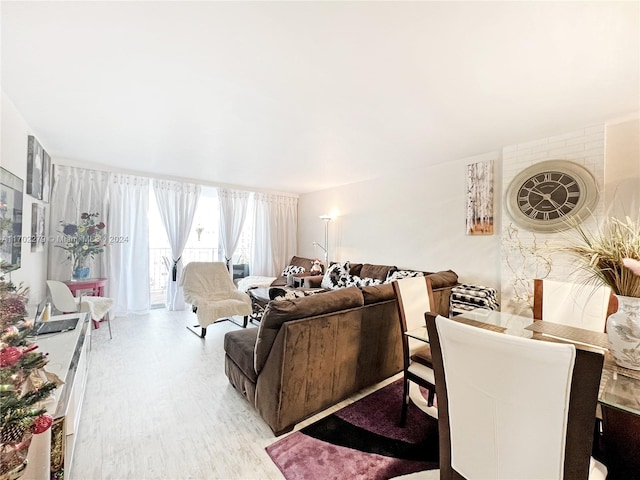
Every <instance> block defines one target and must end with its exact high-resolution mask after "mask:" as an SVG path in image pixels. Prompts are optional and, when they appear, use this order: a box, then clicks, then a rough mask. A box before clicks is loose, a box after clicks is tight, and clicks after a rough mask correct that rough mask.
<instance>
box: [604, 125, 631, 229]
mask: <svg viewBox="0 0 640 480" xmlns="http://www.w3.org/2000/svg"><path fill="white" fill-rule="evenodd" d="M605 138H606V142H605V176H604V183H605V187H604V188H605V204H606V206H607V212H606V214H607V215H608V216H616V217H624V216H626V215H630V216H631V215H634V214H637V213H638V211H639V210H640V119H638V118H631V119H626V120H623V121H615V122H611V123H609V124H607V126H606V137H605Z"/></svg>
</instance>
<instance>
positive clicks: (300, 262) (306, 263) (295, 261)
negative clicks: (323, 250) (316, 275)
mask: <svg viewBox="0 0 640 480" xmlns="http://www.w3.org/2000/svg"><path fill="white" fill-rule="evenodd" d="M289 265H293V266H295V267H302V268H304V271H305V272H308V271H309V270H311V267H313V258H305V257H297V256H295V255H294V256H293V257H291V261H290V262H289Z"/></svg>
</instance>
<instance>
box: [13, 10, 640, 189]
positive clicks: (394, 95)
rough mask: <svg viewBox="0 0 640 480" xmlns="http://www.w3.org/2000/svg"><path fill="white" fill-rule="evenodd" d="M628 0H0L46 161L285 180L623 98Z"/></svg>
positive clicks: (447, 148) (490, 142) (263, 184)
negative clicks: (438, 0) (364, 0)
mask: <svg viewBox="0 0 640 480" xmlns="http://www.w3.org/2000/svg"><path fill="white" fill-rule="evenodd" d="M639 6H640V2H637V1H633V2H621V3H617V2H564V3H556V2H492V3H485V2H407V3H405V2H350V3H347V2H337V1H336V2H255V3H254V2H246V3H245V2H207V1H204V2H184V1H174V2H153V1H144V2H91V1H85V2H9V1H4V0H3V1H2V5H1V8H2V10H1V15H2V24H1V26H2V31H1V35H2V37H1V40H2V45H1V47H2V57H1V62H2V64H1V66H2V71H1V75H2V77H1V80H2V90H3V91H4V92H5V94H6V95H7V96H8V97H9V98H10V99H11V101H12V102H13V103H14V104H15V106H16V107H17V109H18V110H19V111H20V112H21V114H22V115H23V117H24V118H25V120H26V121H27V123H28V124H29V125H30V127H31V128H32V129H33V131H34V134H35V135H36V137H37V138H38V139H39V140H40V142H41V143H42V144H43V145H44V147H45V149H47V151H48V152H49V153H50V154H51V155H52V156H53V157H54V158H55V157H58V158H61V157H64V158H69V159H73V160H81V161H89V162H92V163H97V164H106V165H111V166H113V167H116V168H125V169H130V170H135V171H145V172H155V173H158V174H161V175H170V176H179V177H186V178H194V179H202V180H205V181H208V182H214V183H228V184H235V185H243V186H247V187H258V188H262V189H272V190H277V191H286V192H293V193H303V192H308V191H314V190H320V189H323V188H328V187H331V186H334V185H339V184H345V183H351V182H355V181H360V180H364V179H368V178H373V177H377V176H381V175H386V174H389V173H390V172H393V171H397V170H399V169H409V168H415V167H418V166H423V165H428V164H436V163H441V162H445V161H451V160H457V159H461V158H465V157H467V156H471V155H476V154H481V153H485V152H490V151H494V150H499V149H500V148H502V147H503V146H506V145H511V144H514V143H517V142H521V141H528V140H534V139H536V138H540V137H544V136H548V135H553V134H557V133H562V132H565V131H571V130H573V129H575V128H581V127H584V126H586V125H590V124H593V123H599V122H603V121H606V120H607V119H611V118H615V117H619V116H622V115H626V114H629V113H633V112H636V111H638V110H640V74H639V71H640V67H639V61H640V29H639V23H640V22H639V20H640V10H639Z"/></svg>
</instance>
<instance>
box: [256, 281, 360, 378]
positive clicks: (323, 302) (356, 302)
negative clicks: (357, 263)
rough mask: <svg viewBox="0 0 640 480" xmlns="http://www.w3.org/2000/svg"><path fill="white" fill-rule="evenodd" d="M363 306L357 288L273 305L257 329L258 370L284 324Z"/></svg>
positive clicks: (282, 301)
mask: <svg viewBox="0 0 640 480" xmlns="http://www.w3.org/2000/svg"><path fill="white" fill-rule="evenodd" d="M362 305H364V298H363V297H362V292H360V289H358V288H355V287H351V288H342V289H340V290H333V291H331V292H325V293H323V294H321V295H312V296H310V297H302V298H297V299H295V300H281V301H279V302H270V303H269V305H267V308H266V309H265V311H264V314H263V315H262V321H261V322H260V327H259V328H258V338H257V340H256V343H255V364H254V365H255V371H256V372H257V373H260V371H261V370H262V367H264V363H265V362H266V360H267V357H268V356H269V352H270V351H271V347H272V346H273V342H274V341H275V339H276V335H277V334H278V331H279V330H280V327H281V326H282V324H283V323H285V322H288V321H291V320H299V319H302V318H309V317H315V316H317V315H323V314H325V313H332V312H338V311H340V310H347V309H349V308H356V307H361V306H362Z"/></svg>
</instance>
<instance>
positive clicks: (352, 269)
mask: <svg viewBox="0 0 640 480" xmlns="http://www.w3.org/2000/svg"><path fill="white" fill-rule="evenodd" d="M361 270H362V264H361V263H353V262H352V263H350V264H349V274H350V275H357V276H360V271H361Z"/></svg>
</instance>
